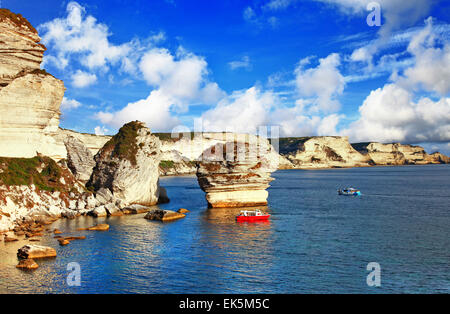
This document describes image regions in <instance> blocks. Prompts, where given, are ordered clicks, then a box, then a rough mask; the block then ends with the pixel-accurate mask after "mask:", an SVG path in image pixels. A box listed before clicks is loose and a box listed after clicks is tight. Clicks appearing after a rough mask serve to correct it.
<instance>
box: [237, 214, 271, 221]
mask: <svg viewBox="0 0 450 314" xmlns="http://www.w3.org/2000/svg"><path fill="white" fill-rule="evenodd" d="M269 217H270V215H262V216H237V217H236V220H237V221H238V222H244V221H245V222H255V221H265V220H268V219H269Z"/></svg>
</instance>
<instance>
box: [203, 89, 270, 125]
mask: <svg viewBox="0 0 450 314" xmlns="http://www.w3.org/2000/svg"><path fill="white" fill-rule="evenodd" d="M275 101H276V99H275V97H274V95H273V93H271V92H262V91H261V90H260V89H259V88H258V87H252V88H249V89H247V90H245V91H238V92H234V93H233V94H232V95H230V96H229V97H226V98H225V99H223V100H222V101H220V102H219V104H218V105H217V106H216V107H215V108H213V109H211V110H208V111H206V112H205V113H204V114H203V115H202V121H203V129H205V130H206V131H216V132H220V131H223V130H226V131H230V132H239V133H247V132H248V133H255V132H256V130H257V128H258V127H259V126H262V125H267V123H268V120H267V116H268V112H269V111H270V109H271V108H272V106H273V105H274V103H275Z"/></svg>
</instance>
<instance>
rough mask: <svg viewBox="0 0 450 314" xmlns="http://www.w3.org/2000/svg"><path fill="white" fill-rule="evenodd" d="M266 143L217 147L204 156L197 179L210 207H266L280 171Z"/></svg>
mask: <svg viewBox="0 0 450 314" xmlns="http://www.w3.org/2000/svg"><path fill="white" fill-rule="evenodd" d="M271 148H272V146H271V145H270V144H269V143H268V141H267V140H264V139H259V140H258V141H256V142H252V141H245V142H228V143H225V144H221V143H218V144H216V145H215V146H213V147H212V148H210V149H207V150H206V151H205V152H203V154H202V156H201V161H199V162H198V169H197V179H198V183H199V185H200V187H201V189H202V190H203V191H205V192H206V200H207V201H208V205H209V206H210V207H217V208H220V207H222V208H223V207H249V206H259V205H266V204H267V197H268V192H267V191H266V189H267V188H268V187H269V183H270V182H271V181H272V180H273V178H272V177H271V176H270V175H271V173H272V172H273V171H275V170H276V169H277V165H278V163H277V161H274V160H272V159H271Z"/></svg>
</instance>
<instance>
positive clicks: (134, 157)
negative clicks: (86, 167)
mask: <svg viewBox="0 0 450 314" xmlns="http://www.w3.org/2000/svg"><path fill="white" fill-rule="evenodd" d="M160 147H161V142H160V140H159V139H158V138H157V137H156V136H154V135H152V134H151V131H150V129H149V128H147V127H146V126H145V123H143V122H139V121H133V122H130V123H127V124H125V125H124V126H123V127H122V128H120V130H119V133H117V134H116V135H115V136H113V137H112V138H111V139H110V140H109V141H108V142H107V143H106V144H105V146H103V148H102V149H101V150H100V151H99V152H98V153H97V155H95V161H96V165H95V167H94V170H93V173H92V175H91V178H90V180H89V182H88V183H87V186H88V187H89V188H91V189H93V190H94V191H96V192H98V191H100V190H101V189H108V190H109V191H111V192H112V194H113V196H114V197H115V198H116V199H119V200H121V201H122V205H125V206H127V205H130V204H140V205H146V206H150V205H155V204H157V203H158V201H159V199H160V195H161V196H163V198H166V196H165V193H164V190H163V189H162V188H160V187H159V169H158V167H159V162H160ZM166 201H167V200H166Z"/></svg>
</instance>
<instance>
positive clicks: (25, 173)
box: [0, 156, 70, 192]
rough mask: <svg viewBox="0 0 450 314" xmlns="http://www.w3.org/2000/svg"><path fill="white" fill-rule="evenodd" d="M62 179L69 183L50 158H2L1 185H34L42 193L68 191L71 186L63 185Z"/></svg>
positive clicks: (0, 163) (0, 165)
mask: <svg viewBox="0 0 450 314" xmlns="http://www.w3.org/2000/svg"><path fill="white" fill-rule="evenodd" d="M62 177H66V178H65V179H64V181H66V183H69V182H67V181H69V180H67V176H65V175H64V171H63V170H62V169H61V168H60V167H59V166H58V165H57V164H56V162H55V161H54V160H53V159H51V158H50V157H45V156H36V157H33V158H6V157H0V184H3V185H6V186H20V185H26V186H30V185H31V184H34V185H35V186H36V187H37V188H38V189H39V190H41V191H50V192H54V191H67V190H68V189H69V188H70V185H65V184H62V183H61V181H60V180H61V178H62Z"/></svg>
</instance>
